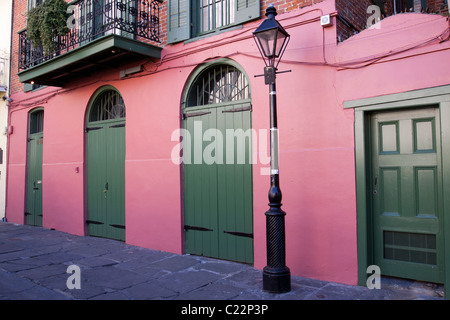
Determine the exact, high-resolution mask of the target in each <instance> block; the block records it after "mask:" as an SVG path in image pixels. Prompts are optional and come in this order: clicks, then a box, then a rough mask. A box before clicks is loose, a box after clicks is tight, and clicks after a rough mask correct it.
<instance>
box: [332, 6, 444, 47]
mask: <svg viewBox="0 0 450 320" xmlns="http://www.w3.org/2000/svg"><path fill="white" fill-rule="evenodd" d="M394 1H397V8H398V9H397V11H400V12H410V11H414V10H410V9H408V6H407V1H406V0H386V1H384V2H385V5H384V8H383V9H384V11H385V16H391V15H393V14H394ZM382 2H383V1H382V0H380V1H372V0H336V9H337V11H338V18H337V38H338V42H340V41H344V40H346V39H348V38H349V37H351V36H352V35H354V34H356V33H358V32H360V31H362V30H364V29H365V28H366V24H367V19H368V18H369V17H370V16H371V15H372V13H367V8H368V7H369V6H371V5H373V4H374V3H382ZM413 3H414V7H415V8H416V10H415V12H418V11H419V12H420V11H422V12H428V13H438V14H443V15H448V4H446V3H445V0H428V1H427V8H426V9H420V7H421V5H420V4H421V1H420V0H415V1H413ZM400 8H401V9H402V10H400ZM382 18H384V16H382Z"/></svg>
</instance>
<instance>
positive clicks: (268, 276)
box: [263, 267, 291, 293]
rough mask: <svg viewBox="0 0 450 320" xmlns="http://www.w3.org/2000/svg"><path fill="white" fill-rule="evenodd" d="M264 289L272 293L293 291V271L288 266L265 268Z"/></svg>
mask: <svg viewBox="0 0 450 320" xmlns="http://www.w3.org/2000/svg"><path fill="white" fill-rule="evenodd" d="M263 290H264V291H267V292H270V293H284V292H289V291H291V272H290V271H289V268H288V267H283V268H277V269H274V268H270V267H265V268H264V269H263Z"/></svg>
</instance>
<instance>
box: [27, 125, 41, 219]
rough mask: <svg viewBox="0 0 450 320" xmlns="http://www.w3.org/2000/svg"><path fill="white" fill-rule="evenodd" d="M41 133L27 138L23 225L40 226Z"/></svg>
mask: <svg viewBox="0 0 450 320" xmlns="http://www.w3.org/2000/svg"><path fill="white" fill-rule="evenodd" d="M43 145H44V136H43V134H42V132H40V133H35V134H30V136H29V138H28V164H27V199H26V211H25V223H26V224H28V225H33V226H42V151H43Z"/></svg>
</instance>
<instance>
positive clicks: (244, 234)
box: [223, 231, 253, 239]
mask: <svg viewBox="0 0 450 320" xmlns="http://www.w3.org/2000/svg"><path fill="white" fill-rule="evenodd" d="M223 233H228V234H232V235H233V236H238V237H246V238H252V239H253V233H247V232H237V231H224V232H223Z"/></svg>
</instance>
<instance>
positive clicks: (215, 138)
mask: <svg viewBox="0 0 450 320" xmlns="http://www.w3.org/2000/svg"><path fill="white" fill-rule="evenodd" d="M242 107H247V108H243V110H241V109H242ZM230 110H239V111H236V112H233V111H230ZM184 128H185V129H186V130H187V131H188V132H189V133H190V136H191V146H190V149H189V150H185V149H184V150H183V151H184V156H185V158H184V166H183V174H184V217H185V221H184V224H185V245H186V252H188V253H192V254H198V255H205V256H209V257H215V258H220V259H226V260H233V261H240V262H245V263H252V262H253V207H252V205H253V200H252V166H251V156H250V152H251V146H252V138H251V119H250V107H249V105H246V106H244V105H241V104H234V105H228V106H225V105H224V106H219V107H212V108H202V109H201V112H199V111H198V109H196V111H193V112H191V113H189V112H187V113H186V117H185V120H184ZM227 130H228V131H227ZM246 135H247V136H246ZM183 148H188V144H187V143H185V144H184V146H183ZM187 154H188V155H189V156H188V157H187V158H186V155H187Z"/></svg>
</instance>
